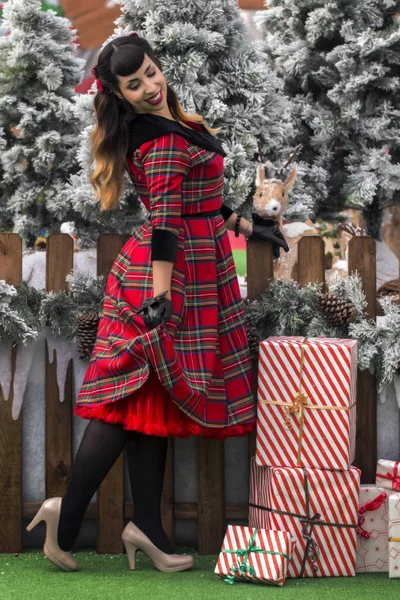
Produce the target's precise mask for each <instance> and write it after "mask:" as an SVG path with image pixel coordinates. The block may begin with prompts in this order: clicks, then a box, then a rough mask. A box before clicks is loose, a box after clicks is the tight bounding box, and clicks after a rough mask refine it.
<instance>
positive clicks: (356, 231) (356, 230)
mask: <svg viewBox="0 0 400 600" xmlns="http://www.w3.org/2000/svg"><path fill="white" fill-rule="evenodd" d="M338 229H339V230H340V231H345V232H346V233H350V235H353V236H362V235H366V231H365V229H363V228H362V227H359V226H358V225H354V224H353V223H351V224H349V223H338Z"/></svg>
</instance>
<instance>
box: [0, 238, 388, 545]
mask: <svg viewBox="0 0 400 600" xmlns="http://www.w3.org/2000/svg"><path fill="white" fill-rule="evenodd" d="M128 237H129V236H123V235H114V234H104V235H102V236H100V238H99V240H98V244H97V274H98V275H105V276H106V275H107V274H108V273H109V271H110V269H111V266H112V263H113V261H114V260H115V258H116V256H117V254H118V252H119V251H120V249H121V247H122V246H123V245H124V243H125V241H126V240H127V239H128ZM298 265H299V268H298V273H299V276H298V277H299V283H300V284H301V285H305V284H306V283H308V282H317V281H318V282H324V279H325V269H324V242H323V240H322V239H321V238H319V237H304V238H303V239H302V240H301V241H300V243H299V250H298ZM72 266H73V241H72V239H71V238H70V237H69V236H68V235H66V234H52V235H51V236H50V237H49V238H48V243H47V250H46V290H47V291H50V290H54V291H59V290H65V289H67V284H66V281H65V278H66V276H67V275H68V273H69V272H70V271H71V269H72ZM354 271H358V273H359V274H360V276H361V278H362V281H363V285H364V291H365V294H366V297H367V301H368V313H369V316H370V317H371V318H372V319H375V318H376V310H375V302H376V300H375V294H376V290H375V287H376V283H375V282H376V257H375V242H374V240H372V239H371V238H368V237H355V238H353V239H352V240H351V241H350V244H349V273H351V272H354ZM272 277H273V269H272V249H271V247H270V246H269V245H268V244H266V243H264V242H257V241H249V242H248V245H247V286H248V297H249V298H250V299H251V300H254V299H256V298H257V297H259V295H260V294H261V293H262V292H263V291H264V290H265V289H266V288H267V287H268V285H269V282H270V280H271V279H272ZM0 279H4V280H6V282H7V283H8V284H12V285H17V284H18V282H19V281H20V280H21V279H22V240H21V238H20V237H19V236H18V235H16V234H1V235H0ZM50 350H51V347H50V348H49V345H48V343H47V341H46V348H45V352H46V372H45V379H46V385H45V406H46V409H45V464H44V469H45V492H46V493H45V496H46V497H50V496H62V495H63V494H64V493H65V490H66V487H67V484H68V479H69V475H70V472H71V466H72V433H73V432H72V429H73V421H72V412H73V389H72V368H71V364H69V365H68V370H67V373H66V377H65V387H64V390H63V392H64V394H63V395H64V400H63V401H60V393H59V388H58V384H57V364H56V363H57V352H56V359H55V360H54V361H52V362H50V358H52V357H51V354H52V351H51V352H50ZM16 355H17V353H16V348H13V349H12V352H11V379H10V386H11V392H10V396H9V399H8V401H5V400H4V396H3V392H0V473H1V475H0V477H1V479H0V552H21V550H22V524H23V519H29V518H32V517H33V515H34V514H35V513H36V511H37V510H38V508H39V506H40V503H38V502H25V503H23V501H22V480H23V472H22V413H21V411H17V413H16V412H15V411H14V413H13V411H12V405H13V397H14V393H15V389H14V384H15V381H16V379H17V377H16V375H17V374H16V373H15V366H16ZM0 367H1V365H0ZM253 370H254V385H255V386H256V385H257V364H254V365H253ZM2 381H4V379H2ZM3 391H4V392H5V390H3ZM5 395H6V396H7V394H6V393H5ZM376 429H377V423H376V382H375V376H374V375H373V374H371V373H369V372H365V371H364V372H359V374H358V389H357V458H356V462H355V464H356V465H357V466H358V467H360V468H361V469H362V473H363V475H362V479H363V482H364V483H372V482H374V480H375V465H376V459H377V450H376V448H377V431H376ZM196 444H197V458H196V460H197V502H195V503H183V502H180V503H177V502H175V500H174V460H173V454H174V441H173V440H172V439H170V443H169V450H168V457H167V468H166V476H165V481H164V492H163V501H162V513H163V521H164V527H165V529H166V531H167V533H168V535H169V536H170V537H171V539H172V538H173V536H174V521H175V519H197V532H198V550H199V553H200V554H216V553H218V552H219V549H220V547H221V543H222V540H223V536H224V533H225V527H226V522H227V521H234V520H247V511H248V507H247V504H226V503H225V479H226V474H225V456H224V442H223V441H220V440H212V439H205V438H202V437H199V438H197V439H196ZM254 454H255V435H254V434H251V435H249V436H248V462H249V460H250V458H251V457H252V456H254ZM132 515H133V504H132V502H125V501H124V477H123V455H122V454H121V456H120V457H119V459H118V460H117V462H116V463H115V464H114V466H113V467H112V469H111V471H110V472H109V473H108V475H107V477H106V478H105V480H104V481H103V483H102V485H101V486H100V489H99V490H98V493H97V498H96V502H92V503H91V504H90V506H89V508H88V511H87V513H86V515H85V518H94V517H96V518H97V546H96V547H97V552H99V553H121V552H122V545H121V537H120V534H121V530H122V528H123V523H124V518H130V517H131V516H132Z"/></svg>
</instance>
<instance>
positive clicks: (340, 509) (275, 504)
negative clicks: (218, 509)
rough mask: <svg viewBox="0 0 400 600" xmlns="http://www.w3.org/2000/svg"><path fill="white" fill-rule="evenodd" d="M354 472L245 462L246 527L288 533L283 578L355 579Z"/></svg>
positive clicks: (356, 472)
mask: <svg viewBox="0 0 400 600" xmlns="http://www.w3.org/2000/svg"><path fill="white" fill-rule="evenodd" d="M359 491H360V471H359V469H356V468H355V467H350V469H348V470H347V471H327V470H322V469H304V468H296V467H294V468H293V467H259V466H257V464H256V462H255V459H254V458H253V459H252V463H251V479H250V502H249V525H250V527H259V528H262V529H274V530H281V531H288V532H289V533H290V534H291V537H292V538H293V539H294V541H295V542H296V544H295V545H294V547H293V552H292V558H291V561H290V563H289V566H288V572H287V576H288V577H336V576H351V575H355V569H356V543H357V539H356V535H357V534H356V530H357V525H358V497H359Z"/></svg>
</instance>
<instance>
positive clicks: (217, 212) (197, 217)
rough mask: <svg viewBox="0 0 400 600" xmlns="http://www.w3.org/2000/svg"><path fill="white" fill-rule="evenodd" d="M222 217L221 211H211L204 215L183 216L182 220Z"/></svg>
mask: <svg viewBox="0 0 400 600" xmlns="http://www.w3.org/2000/svg"><path fill="white" fill-rule="evenodd" d="M218 216H221V210H220V209H219V208H218V209H217V210H209V211H206V212H203V213H195V214H193V215H182V219H204V218H205V217H218Z"/></svg>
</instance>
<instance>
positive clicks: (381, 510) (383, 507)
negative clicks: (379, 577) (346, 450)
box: [356, 484, 388, 573]
mask: <svg viewBox="0 0 400 600" xmlns="http://www.w3.org/2000/svg"><path fill="white" fill-rule="evenodd" d="M387 492H388V490H385V489H383V488H378V487H376V486H375V485H369V484H368V485H367V484H363V485H362V486H361V489H360V499H359V507H358V514H359V517H358V528H357V554H356V571H357V573H387V572H388V493H387Z"/></svg>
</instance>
